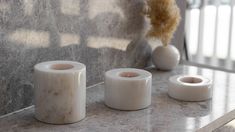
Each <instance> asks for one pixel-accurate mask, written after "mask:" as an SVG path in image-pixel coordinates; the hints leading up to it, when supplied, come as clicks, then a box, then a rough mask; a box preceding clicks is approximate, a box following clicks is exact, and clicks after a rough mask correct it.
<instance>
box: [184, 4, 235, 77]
mask: <svg viewBox="0 0 235 132" xmlns="http://www.w3.org/2000/svg"><path fill="white" fill-rule="evenodd" d="M234 3H235V0H187V10H186V20H185V44H184V47H185V53H186V57H185V59H184V60H186V61H184V62H185V63H190V64H195V65H203V66H206V67H213V68H216V69H221V70H226V71H230V72H235V27H234V22H235V20H234V19H235V18H234V13H235V12H234Z"/></svg>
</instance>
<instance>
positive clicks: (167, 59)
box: [152, 45, 180, 70]
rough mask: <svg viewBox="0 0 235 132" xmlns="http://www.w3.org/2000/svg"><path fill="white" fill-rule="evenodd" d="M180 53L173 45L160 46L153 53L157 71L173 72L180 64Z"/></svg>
mask: <svg viewBox="0 0 235 132" xmlns="http://www.w3.org/2000/svg"><path fill="white" fill-rule="evenodd" d="M179 60H180V53H179V51H178V49H177V48H176V47H175V46H173V45H167V46H158V47H157V48H155V50H154V51H153V53H152V61H153V64H154V65H155V67H156V68H157V69H160V70H172V69H173V68H174V67H176V66H177V65H178V64H179Z"/></svg>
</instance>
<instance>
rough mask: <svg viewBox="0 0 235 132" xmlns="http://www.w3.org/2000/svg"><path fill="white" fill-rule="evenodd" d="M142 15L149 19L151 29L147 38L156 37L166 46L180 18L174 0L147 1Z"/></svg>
mask: <svg viewBox="0 0 235 132" xmlns="http://www.w3.org/2000/svg"><path fill="white" fill-rule="evenodd" d="M146 2H147V3H146V4H147V6H146V7H147V8H146V9H145V11H144V13H145V14H146V15H147V17H148V18H149V19H150V23H151V29H150V30H149V32H148V34H147V36H149V37H157V38H158V39H160V40H161V41H162V43H163V45H164V46H167V45H168V44H169V43H170V41H171V39H172V37H173V34H174V32H175V31H176V29H177V27H178V25H179V22H180V19H181V16H180V10H179V8H178V6H177V4H176V2H175V0H147V1H146Z"/></svg>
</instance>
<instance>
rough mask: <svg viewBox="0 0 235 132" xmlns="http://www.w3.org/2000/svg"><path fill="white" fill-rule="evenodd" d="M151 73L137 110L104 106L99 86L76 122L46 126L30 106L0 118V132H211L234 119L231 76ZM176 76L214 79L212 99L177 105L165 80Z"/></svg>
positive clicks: (187, 70)
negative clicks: (144, 101) (146, 100)
mask: <svg viewBox="0 0 235 132" xmlns="http://www.w3.org/2000/svg"><path fill="white" fill-rule="evenodd" d="M149 70H150V71H151V72H152V74H153V90H152V104H151V106H150V107H149V108H147V109H143V110H139V111H118V110H113V109H110V108H108V107H106V106H105V105H104V102H103V98H104V89H103V86H104V85H103V84H99V85H96V86H94V87H92V88H89V89H88V90H87V115H86V118H85V119H84V120H82V121H80V122H78V123H75V124H69V125H50V124H44V123H41V122H39V121H37V120H36V119H35V118H34V108H33V107H30V108H28V109H25V110H23V111H20V112H17V113H15V114H10V115H8V116H4V117H1V118H0V131H1V132H6V131H8V132H11V131H14V132H15V131H19V132H41V131H42V132H44V131H50V132H54V131H56V132H77V131H79V132H93V131H94V132H142V131H143V132H171V131H172V132H189V131H205V132H208V131H212V130H214V129H216V128H218V127H220V126H222V125H223V124H225V123H227V122H229V121H230V120H232V119H233V118H235V74H230V73H226V72H222V71H214V70H210V69H202V68H197V67H192V66H179V67H177V68H176V69H175V70H173V71H171V72H163V71H156V70H154V69H149ZM176 74H199V75H204V76H206V77H208V78H211V79H213V80H214V86H213V98H212V99H211V100H208V101H204V102H180V101H177V100H174V99H171V98H170V97H169V96H168V95H167V84H166V82H167V80H168V78H169V77H170V76H172V75H176Z"/></svg>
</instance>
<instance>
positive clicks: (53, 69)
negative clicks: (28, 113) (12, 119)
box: [34, 61, 86, 124]
mask: <svg viewBox="0 0 235 132" xmlns="http://www.w3.org/2000/svg"><path fill="white" fill-rule="evenodd" d="M34 81H35V83H34V84H35V117H36V119H38V120H40V121H42V122H45V123H51V124H67V123H74V122H78V121H80V120H82V119H83V118H84V117H85V114H86V110H85V109H86V66H85V65H84V64H82V63H78V62H73V61H49V62H43V63H39V64H37V65H35V67H34Z"/></svg>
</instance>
